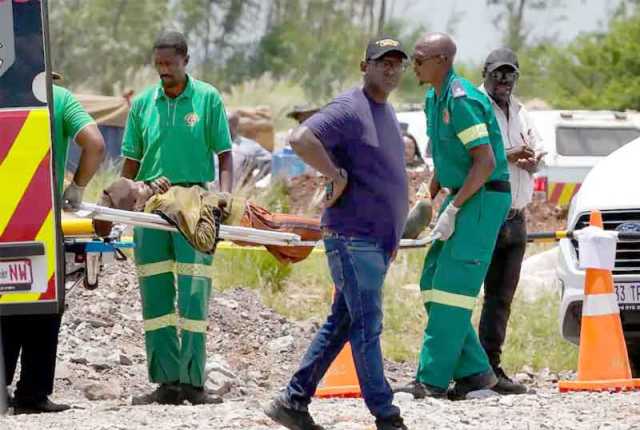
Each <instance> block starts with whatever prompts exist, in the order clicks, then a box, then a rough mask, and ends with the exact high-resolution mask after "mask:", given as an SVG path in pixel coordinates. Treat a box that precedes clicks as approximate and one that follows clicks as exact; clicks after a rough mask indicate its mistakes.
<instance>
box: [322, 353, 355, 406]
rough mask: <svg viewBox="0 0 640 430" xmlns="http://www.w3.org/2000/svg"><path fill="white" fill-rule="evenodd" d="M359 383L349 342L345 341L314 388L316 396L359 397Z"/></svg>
mask: <svg viewBox="0 0 640 430" xmlns="http://www.w3.org/2000/svg"><path fill="white" fill-rule="evenodd" d="M360 395H361V393H360V383H359V382H358V374H357V373H356V366H355V365H354V364H353V355H352V354H351V344H349V343H347V344H346V345H345V346H344V348H342V351H340V354H338V356H337V357H336V359H335V360H333V363H331V367H329V370H327V373H325V374H324V378H322V381H320V385H318V388H317V389H316V397H360Z"/></svg>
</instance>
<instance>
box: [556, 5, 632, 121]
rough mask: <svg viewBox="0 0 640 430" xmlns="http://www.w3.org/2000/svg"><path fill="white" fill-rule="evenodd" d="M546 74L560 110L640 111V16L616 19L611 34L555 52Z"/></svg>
mask: <svg viewBox="0 0 640 430" xmlns="http://www.w3.org/2000/svg"><path fill="white" fill-rule="evenodd" d="M550 52H551V55H550V60H549V62H548V65H547V66H546V70H544V71H545V72H546V73H545V74H546V76H547V79H548V81H549V83H551V91H550V92H551V94H552V97H551V100H552V102H553V104H554V105H555V106H557V107H560V108H585V109H616V110H625V109H634V110H639V109H640V57H638V55H637V53H638V52H640V11H639V10H638V9H635V11H634V12H633V13H632V14H630V16H628V17H626V16H618V17H614V18H613V19H612V21H611V22H610V24H609V31H608V32H607V33H591V34H587V35H583V36H579V37H578V38H577V39H576V40H575V41H574V42H572V43H571V44H569V46H568V47H567V48H566V49H557V48H556V49H555V50H552V51H550Z"/></svg>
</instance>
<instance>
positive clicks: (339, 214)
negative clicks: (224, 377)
mask: <svg viewBox="0 0 640 430" xmlns="http://www.w3.org/2000/svg"><path fill="white" fill-rule="evenodd" d="M407 59H408V56H407V54H406V53H405V52H404V51H403V49H402V48H401V46H400V44H399V42H397V41H396V40H394V39H391V38H381V39H376V40H372V41H371V42H369V44H368V46H367V50H366V53H365V58H364V60H363V61H362V62H361V63H360V69H361V71H362V73H363V76H364V86H363V87H362V88H355V89H352V90H350V91H347V92H346V93H344V94H342V95H340V96H338V97H336V98H335V99H334V100H333V101H332V102H331V103H329V104H328V105H327V106H325V107H324V108H323V109H322V110H321V111H320V112H318V113H317V114H315V115H314V116H312V117H311V118H309V119H308V120H307V121H305V122H304V124H302V125H301V126H300V127H298V128H297V129H295V130H294V131H293V133H292V136H291V140H290V142H291V146H292V148H293V150H294V151H295V152H296V153H297V154H298V155H299V156H300V158H302V159H303V160H304V161H305V162H306V163H307V164H309V165H311V166H312V167H314V168H315V169H317V170H318V171H319V172H320V173H322V174H323V175H325V176H326V177H328V178H329V180H330V182H329V183H328V185H327V192H326V198H325V211H324V213H323V216H322V227H323V230H324V244H325V250H326V255H327V260H328V262H329V267H330V269H331V276H332V278H333V281H334V283H335V286H336V295H335V299H334V302H333V306H332V307H331V313H330V315H329V316H328V317H327V320H326V321H325V323H324V325H323V326H322V327H321V328H320V330H319V331H318V333H317V334H316V336H315V338H314V339H313V341H312V342H311V345H310V346H309V349H308V350H307V352H306V354H305V355H304V358H303V359H302V363H301V364H300V367H299V368H298V370H297V371H296V372H295V373H294V375H293V377H292V378H291V380H290V381H289V384H288V385H287V387H286V389H285V390H284V391H283V392H282V394H281V395H279V396H278V397H276V398H275V399H274V401H273V402H272V403H271V404H270V405H269V407H268V408H267V409H266V410H265V412H266V414H267V415H268V416H269V417H271V418H272V419H273V420H275V421H277V422H278V423H280V424H282V425H283V426H285V427H287V428H289V429H312V430H313V429H321V428H322V427H320V426H319V425H317V424H315V423H314V421H313V418H312V417H311V415H310V414H309V412H308V408H307V407H308V405H309V402H310V401H311V396H313V394H314V393H315V391H316V388H317V386H318V383H319V382H320V380H321V378H322V377H323V376H324V373H325V372H326V371H327V369H328V368H329V366H330V365H331V363H332V362H333V360H334V359H335V357H336V356H337V355H338V353H339V352H340V350H342V347H343V346H344V344H345V343H346V342H347V341H349V342H351V349H352V351H353V359H354V362H355V367H356V371H357V373H358V380H359V382H360V388H361V391H362V396H363V398H364V401H365V403H366V405H367V407H368V408H369V410H370V411H371V413H372V414H373V415H374V416H375V417H376V427H377V429H382V430H402V429H406V426H405V425H404V423H403V421H402V418H401V416H400V409H399V408H398V407H396V406H394V405H393V403H392V402H393V393H392V391H391V388H390V387H389V384H388V383H387V380H386V379H385V377H384V368H383V361H382V351H381V348H380V333H381V331H382V317H383V315H382V286H383V283H384V277H385V275H386V273H387V269H388V267H389V264H390V262H391V261H392V260H393V257H394V256H395V252H396V249H397V247H398V244H399V242H400V236H401V235H402V231H403V229H404V224H405V221H406V218H407V212H408V206H409V202H408V195H407V174H406V171H405V162H404V143H403V141H402V134H401V130H400V125H399V124H398V121H397V119H396V115H395V112H394V110H393V107H391V105H390V104H389V103H387V98H388V97H389V94H390V93H391V91H393V89H395V88H396V87H397V85H398V83H399V81H400V77H401V75H402V71H403V70H405V68H406V65H407V63H406V60H407Z"/></svg>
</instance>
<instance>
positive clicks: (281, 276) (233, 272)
mask: <svg viewBox="0 0 640 430" xmlns="http://www.w3.org/2000/svg"><path fill="white" fill-rule="evenodd" d="M214 259H215V263H214V265H213V267H214V275H213V282H214V285H215V287H216V288H218V289H221V290H224V289H227V288H247V287H249V288H258V289H267V290H269V291H271V292H273V293H275V292H278V291H282V289H283V286H284V281H285V280H286V279H287V277H288V276H289V275H290V274H291V270H292V266H291V265H290V264H282V263H280V262H278V260H276V259H275V257H273V256H272V255H271V254H269V253H268V252H266V251H265V250H264V248H261V247H248V248H241V247H234V248H224V247H221V248H220V249H218V251H217V252H216V255H215V258H214Z"/></svg>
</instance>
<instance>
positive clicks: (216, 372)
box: [0, 262, 640, 430]
mask: <svg viewBox="0 0 640 430" xmlns="http://www.w3.org/2000/svg"><path fill="white" fill-rule="evenodd" d="M67 304H68V310H67V312H66V313H65V315H64V318H63V327H62V330H61V334H60V345H59V350H58V365H57V372H56V387H55V393H54V395H53V397H52V399H53V400H54V401H60V402H66V403H70V404H72V405H73V409H71V410H69V411H67V412H63V413H60V414H46V415H20V416H11V415H8V416H5V417H0V429H34V430H35V429H37V430H40V429H91V430H100V429H109V430H111V429H127V430H130V429H149V428H153V429H234V430H238V429H242V430H244V429H275V428H279V427H278V426H277V425H275V424H273V423H272V422H271V421H270V420H269V419H268V418H267V417H266V416H265V415H264V414H263V412H262V408H263V407H264V406H265V405H266V404H267V403H268V401H269V400H270V398H271V397H272V396H273V395H274V394H275V393H276V392H277V390H278V389H279V388H280V387H282V386H283V385H284V384H285V383H286V381H287V379H288V377H289V376H290V375H291V372H292V371H293V370H294V369H295V366H296V365H297V364H298V360H299V359H300V358H301V355H302V353H303V352H304V349H305V348H306V346H307V344H308V343H309V342H310V340H311V337H312V336H313V334H314V333H315V331H316V329H317V323H314V322H294V321H288V320H287V319H286V318H284V317H283V316H281V315H279V314H276V313H275V312H273V311H272V310H270V309H269V308H266V307H265V306H264V305H262V303H261V302H260V300H259V298H258V297H257V296H256V294H255V293H254V292H252V291H250V290H243V289H238V290H233V291H228V292H224V293H216V294H215V295H214V297H213V299H212V300H211V305H210V314H209V321H210V324H209V336H208V342H207V349H208V351H209V355H208V362H207V368H206V369H207V382H206V387H207V388H208V389H209V391H211V392H212V393H215V394H217V395H220V396H222V397H223V399H224V403H222V404H219V405H212V406H190V405H187V404H185V405H182V406H161V405H149V406H135V407H134V406H130V404H131V397H132V396H134V395H139V394H141V393H145V392H147V391H149V390H151V389H153V386H152V385H151V384H149V382H148V381H147V374H146V364H145V354H144V338H143V332H142V318H141V311H140V301H139V294H138V292H137V281H136V278H135V270H134V267H133V265H132V264H131V263H130V262H120V263H117V264H115V265H111V266H109V267H107V268H106V271H105V274H104V276H103V279H102V282H101V285H100V287H99V288H98V289H97V290H94V291H88V290H84V289H82V288H81V287H76V288H75V289H73V290H72V292H71V293H70V294H69V295H68V299H67ZM385 365H386V370H387V377H388V378H389V381H390V383H391V384H397V383H406V382H408V381H409V380H410V379H411V378H412V375H413V372H414V366H415V364H414V363H394V362H386V363H385ZM573 376H574V375H573V374H572V373H571V372H561V373H560V374H555V373H553V372H550V371H549V370H548V369H542V370H541V371H538V372H534V371H533V370H532V369H530V368H527V367H526V366H525V367H524V368H523V369H521V371H519V372H518V373H516V375H515V378H516V379H518V380H520V381H522V382H524V383H526V384H527V385H528V386H529V388H530V392H531V394H526V395H521V396H496V395H488V394H491V393H478V394H477V395H476V396H474V397H477V398H476V399H474V400H467V401H462V402H450V401H447V400H431V399H427V400H420V401H415V400H413V398H412V397H411V396H409V395H406V394H400V395H397V396H396V403H397V404H398V406H400V408H401V409H402V413H403V416H404V418H405V422H406V423H407V425H408V426H409V428H410V429H443V430H444V429H456V430H458V429H460V430H464V429H517V430H522V429H572V430H573V429H607V430H609V429H637V428H640V414H638V413H637V412H636V409H637V405H638V404H640V393H639V392H634V393H570V394H560V393H559V392H558V390H557V387H556V383H557V381H558V380H559V379H565V378H572V377H573ZM311 413H312V414H313V415H314V417H315V418H316V421H317V422H318V423H319V424H321V425H323V426H325V427H326V428H327V429H336V430H347V429H374V428H375V425H374V421H373V418H372V417H371V416H370V415H369V413H368V411H367V409H366V407H365V406H364V403H363V402H362V400H361V399H328V400H315V401H314V402H313V403H312V405H311Z"/></svg>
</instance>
